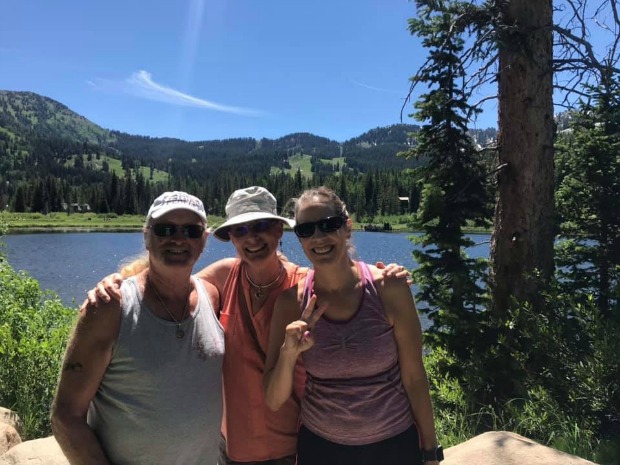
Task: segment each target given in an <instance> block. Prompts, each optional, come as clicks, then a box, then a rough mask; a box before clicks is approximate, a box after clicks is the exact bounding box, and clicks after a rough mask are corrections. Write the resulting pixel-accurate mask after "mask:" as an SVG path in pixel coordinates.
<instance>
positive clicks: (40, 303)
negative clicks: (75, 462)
mask: <svg viewBox="0 0 620 465" xmlns="http://www.w3.org/2000/svg"><path fill="white" fill-rule="evenodd" d="M75 315H76V314H75V310H72V309H69V308H66V307H64V306H63V305H62V302H61V301H60V299H59V298H58V297H57V296H56V295H55V294H53V293H51V292H44V291H42V290H41V288H40V286H39V283H38V282H37V281H36V280H35V279H33V278H32V277H30V276H29V275H28V274H26V273H24V272H16V271H15V270H13V268H12V267H11V266H10V264H9V263H8V262H7V260H6V257H5V256H4V255H3V254H2V253H1V250H0V405H1V406H3V407H7V408H10V409H12V410H14V411H15V412H17V414H18V415H19V416H20V417H21V419H22V420H23V422H24V431H23V437H22V439H24V440H25V439H34V438H37V437H43V436H47V435H49V434H50V433H51V428H50V423H49V409H50V405H51V402H52V399H53V395H54V390H55V386H56V382H57V378H58V374H59V372H60V365H61V362H62V356H63V352H64V348H65V345H66V342H67V337H68V334H69V331H70V329H71V325H72V321H73V319H74V317H75Z"/></svg>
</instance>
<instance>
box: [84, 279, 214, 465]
mask: <svg viewBox="0 0 620 465" xmlns="http://www.w3.org/2000/svg"><path fill="white" fill-rule="evenodd" d="M192 279H193V282H194V285H195V288H196V291H197V293H198V304H197V307H196V311H195V313H194V315H193V317H191V318H188V319H186V320H185V321H184V322H183V323H182V324H181V327H182V329H183V330H184V331H185V337H184V338H182V339H177V338H176V337H175V330H176V323H174V322H171V321H165V320H162V319H161V318H158V317H156V316H155V315H153V313H152V312H151V310H150V309H149V308H148V307H146V306H145V304H144V302H143V301H142V293H141V292H140V291H139V287H138V283H137V281H136V279H135V278H130V279H128V280H126V281H125V282H124V283H123V285H122V287H121V292H122V295H123V298H122V304H121V311H122V317H121V326H120V331H119V335H118V340H117V341H116V345H115V347H114V349H113V353H112V360H111V362H110V365H109V366H108V369H107V370H106V372H105V374H104V376H103V379H102V381H101V384H100V386H99V389H98V391H97V394H96V395H95V397H94V399H93V400H92V402H91V405H90V408H89V411H88V424H89V425H90V426H91V428H92V429H93V430H94V431H95V434H96V435H97V437H98V438H99V440H100V442H101V444H102V446H103V448H104V450H105V451H106V453H107V455H108V458H109V459H110V461H111V462H112V463H114V464H115V465H123V464H144V465H147V464H148V465H155V464H162V465H164V464H165V465H170V464H178V465H193V464H201V465H204V464H215V463H216V462H217V445H218V441H219V434H220V421H221V414H222V387H221V382H222V376H221V375H222V358H223V355H224V330H223V328H222V326H221V325H220V323H219V321H218V320H217V317H216V316H215V313H214V311H213V306H212V305H211V301H210V299H209V297H208V295H207V292H206V289H205V288H204V286H203V284H202V282H201V281H200V280H199V279H196V278H192Z"/></svg>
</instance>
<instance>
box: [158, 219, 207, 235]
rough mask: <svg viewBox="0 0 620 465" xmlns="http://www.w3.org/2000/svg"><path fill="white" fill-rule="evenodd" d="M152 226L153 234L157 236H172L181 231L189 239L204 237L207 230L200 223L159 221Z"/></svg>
mask: <svg viewBox="0 0 620 465" xmlns="http://www.w3.org/2000/svg"><path fill="white" fill-rule="evenodd" d="M150 228H151V229H152V230H153V234H155V235H156V236H157V237H170V236H174V235H175V234H176V233H177V231H179V230H180V231H181V232H182V233H183V235H184V236H185V237H187V238H188V239H198V238H200V237H202V235H203V234H204V232H205V228H203V227H202V226H201V225H199V224H183V225H178V224H168V223H157V224H152V225H151V226H150Z"/></svg>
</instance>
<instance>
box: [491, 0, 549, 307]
mask: <svg viewBox="0 0 620 465" xmlns="http://www.w3.org/2000/svg"><path fill="white" fill-rule="evenodd" d="M503 19H504V21H503V22H504V24H509V25H513V26H514V27H515V30H513V31H511V32H510V33H509V34H506V35H505V37H504V40H503V45H502V46H501V48H500V52H499V73H498V81H499V128H500V132H499V136H498V139H499V140H498V145H499V162H500V164H504V163H505V164H506V166H505V168H504V169H503V170H501V171H500V173H499V177H498V183H499V186H498V188H499V194H498V200H497V204H496V208H495V219H494V222H495V224H494V231H493V236H492V241H491V276H490V277H491V286H492V297H493V308H494V310H495V312H497V315H498V316H500V317H501V315H503V313H505V312H506V310H507V309H508V308H509V306H510V304H511V299H512V298H516V299H517V300H518V301H521V302H522V301H529V302H532V303H534V305H536V304H537V303H538V302H540V300H539V297H540V292H539V291H540V289H541V285H542V284H544V283H545V282H546V281H547V278H549V277H550V276H551V274H552V272H553V238H554V201H553V140H554V133H555V123H554V119H553V99H552V97H553V87H552V84H553V82H552V68H551V64H552V58H553V37H552V29H551V27H552V19H553V17H552V1H551V0H510V1H508V2H506V4H505V5H504V6H503ZM537 273H538V277H540V278H542V279H538V278H537V276H536V274H537Z"/></svg>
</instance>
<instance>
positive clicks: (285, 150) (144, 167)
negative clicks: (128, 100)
mask: <svg viewBox="0 0 620 465" xmlns="http://www.w3.org/2000/svg"><path fill="white" fill-rule="evenodd" d="M419 129H420V128H419V126H416V125H406V124H396V125H392V126H388V127H382V128H375V129H372V130H370V131H368V132H366V133H364V134H362V135H360V136H358V137H355V138H353V139H350V140H348V141H344V142H338V141H334V140H330V139H327V138H325V137H319V136H316V135H314V134H309V133H295V134H289V135H286V136H284V137H281V138H278V139H266V138H263V139H254V138H237V139H225V140H210V141H194V142H189V141H183V140H179V139H173V138H154V137H148V136H139V135H130V134H125V133H122V132H118V131H109V130H106V129H104V128H101V127H99V126H97V125H95V124H93V123H92V122H90V121H88V120H87V119H86V118H84V117H83V116H80V115H78V114H76V113H74V112H72V111H71V110H70V109H68V108H67V107H66V106H64V105H62V104H61V103H59V102H56V101H54V100H52V99H49V98H46V97H43V96H40V95H37V94H34V93H32V92H9V91H0V207H1V208H0V209H8V210H11V211H17V212H28V211H30V212H41V213H48V212H52V211H67V212H68V213H74V212H78V211H93V212H97V213H116V214H143V213H144V212H145V211H146V209H147V208H148V205H149V204H150V203H151V201H152V199H153V198H154V197H155V196H156V195H157V194H159V193H160V192H161V191H163V190H169V189H184V190H188V191H191V192H193V193H195V194H196V195H198V196H200V197H201V198H203V199H204V201H205V203H206V204H207V205H208V206H209V208H210V209H211V213H213V214H219V215H222V214H223V213H224V203H225V200H226V198H227V197H228V195H229V194H230V193H231V192H232V191H233V190H234V189H236V188H238V187H240V186H244V185H252V184H261V185H264V186H266V187H268V188H269V189H270V190H271V191H272V192H274V193H275V194H276V196H277V197H278V200H279V201H280V202H282V203H284V202H285V201H286V200H287V199H288V198H290V197H293V196H295V195H297V194H299V192H300V191H301V190H302V189H304V188H305V187H307V186H310V185H318V184H328V185H331V186H332V187H334V188H335V189H336V190H337V191H338V192H339V193H340V194H341V195H343V196H344V198H346V199H347V200H348V202H349V207H350V210H351V211H352V212H356V213H357V214H358V216H362V217H365V216H370V217H371V216H374V215H376V214H399V213H403V212H409V211H414V210H415V209H417V198H418V197H419V195H418V189H417V187H416V186H415V184H414V181H413V178H412V176H411V175H410V171H408V170H411V169H413V168H415V167H416V166H418V165H419V164H420V163H423V161H421V160H416V159H406V158H404V157H398V156H397V154H398V153H400V152H405V151H407V150H408V149H409V148H410V147H411V146H412V145H414V144H415V133H417V132H418V131H419ZM491 131H492V130H491ZM488 137H491V138H492V137H494V131H492V134H491V136H489V135H488V134H482V133H480V132H479V131H478V132H477V133H474V138H475V139H480V138H488ZM398 197H409V198H410V199H411V201H410V202H409V203H408V204H407V203H402V202H400V201H399V200H398Z"/></svg>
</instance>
